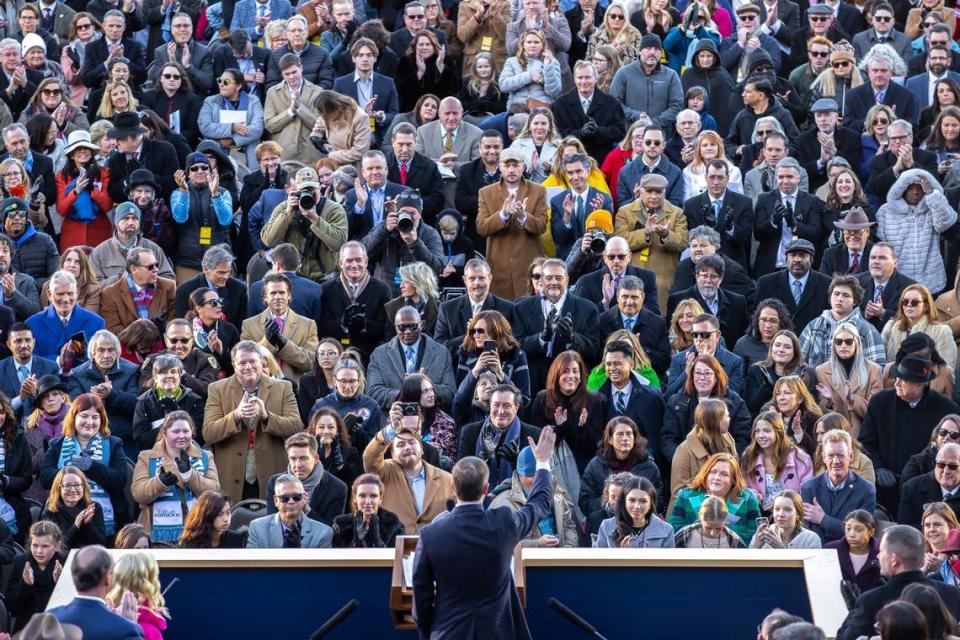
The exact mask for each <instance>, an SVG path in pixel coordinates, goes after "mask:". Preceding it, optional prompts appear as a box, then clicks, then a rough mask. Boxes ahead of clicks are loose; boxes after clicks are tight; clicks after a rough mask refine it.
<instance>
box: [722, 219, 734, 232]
mask: <svg viewBox="0 0 960 640" xmlns="http://www.w3.org/2000/svg"><path fill="white" fill-rule="evenodd" d="M723 230H724V231H725V232H726V233H733V216H727V217H726V219H724V221H723Z"/></svg>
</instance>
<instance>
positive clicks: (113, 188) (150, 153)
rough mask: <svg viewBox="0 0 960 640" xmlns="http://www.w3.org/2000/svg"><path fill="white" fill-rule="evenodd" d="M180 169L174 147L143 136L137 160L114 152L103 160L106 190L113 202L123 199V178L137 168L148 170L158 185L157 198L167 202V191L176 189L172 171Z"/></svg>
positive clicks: (125, 184)
mask: <svg viewBox="0 0 960 640" xmlns="http://www.w3.org/2000/svg"><path fill="white" fill-rule="evenodd" d="M179 168H180V159H179V158H178V157H177V150H176V148H174V146H173V145H172V144H170V143H169V142H167V141H166V140H150V139H149V138H144V139H143V146H142V147H141V152H140V159H139V160H133V159H132V158H131V159H127V156H126V154H124V153H120V152H119V151H114V152H113V153H111V154H110V157H109V158H108V159H107V169H108V170H109V171H110V186H108V187H107V192H108V193H109V194H110V197H111V198H113V201H114V202H126V201H127V178H129V176H130V174H131V173H133V172H134V171H135V170H137V169H149V170H150V171H151V172H153V177H154V179H155V180H156V181H157V184H158V185H159V186H160V193H158V194H157V195H158V197H161V198H163V199H164V200H165V201H167V202H170V194H171V193H173V190H174V189H176V188H177V185H176V183H175V182H174V180H173V176H174V174H175V173H176V172H177V170H178V169H179Z"/></svg>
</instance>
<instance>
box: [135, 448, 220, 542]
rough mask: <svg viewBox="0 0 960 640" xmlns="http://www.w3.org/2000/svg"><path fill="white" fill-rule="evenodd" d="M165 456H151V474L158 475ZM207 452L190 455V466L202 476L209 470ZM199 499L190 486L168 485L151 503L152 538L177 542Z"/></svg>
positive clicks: (159, 540)
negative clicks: (194, 455)
mask: <svg viewBox="0 0 960 640" xmlns="http://www.w3.org/2000/svg"><path fill="white" fill-rule="evenodd" d="M163 462H164V458H162V457H161V458H150V466H149V470H148V472H149V475H150V477H151V478H152V477H154V476H156V475H157V474H158V473H159V472H160V469H162V468H163ZM207 465H208V460H207V452H206V451H204V450H203V449H201V450H200V457H199V458H197V457H193V456H191V457H190V466H192V467H193V469H194V470H195V471H196V472H197V474H199V475H200V477H201V478H202V477H203V476H204V475H205V474H206V472H207ZM196 501H197V496H196V495H195V494H194V493H193V491H192V490H191V489H190V488H189V487H181V486H180V485H179V484H175V485H173V486H172V487H167V490H166V491H164V492H163V493H161V494H160V496H159V497H157V499H156V500H154V502H153V504H152V505H150V510H151V512H152V518H151V521H152V524H151V527H150V540H151V541H152V542H176V541H177V540H179V539H180V535H181V534H182V533H183V521H184V519H185V518H186V516H187V513H189V512H190V509H192V508H193V505H194V503H195V502H196Z"/></svg>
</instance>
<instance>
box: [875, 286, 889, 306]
mask: <svg viewBox="0 0 960 640" xmlns="http://www.w3.org/2000/svg"><path fill="white" fill-rule="evenodd" d="M885 286H887V285H885V284H878V285H877V288H876V289H875V290H874V292H873V301H874V302H881V301H882V300H883V288H884V287H885Z"/></svg>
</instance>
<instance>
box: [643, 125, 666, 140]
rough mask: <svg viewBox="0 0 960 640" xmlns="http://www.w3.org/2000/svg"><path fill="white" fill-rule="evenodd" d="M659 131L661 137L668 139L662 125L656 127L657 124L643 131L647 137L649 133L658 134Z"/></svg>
mask: <svg viewBox="0 0 960 640" xmlns="http://www.w3.org/2000/svg"><path fill="white" fill-rule="evenodd" d="M657 131H659V132H660V135H661V136H663V137H664V138H666V137H667V134H666V132H665V131H664V130H663V127H661V126H660V125H656V124H651V125H650V126H647V127H644V129H643V135H644V136H646V135H647V134H648V133H656V132H657Z"/></svg>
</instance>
